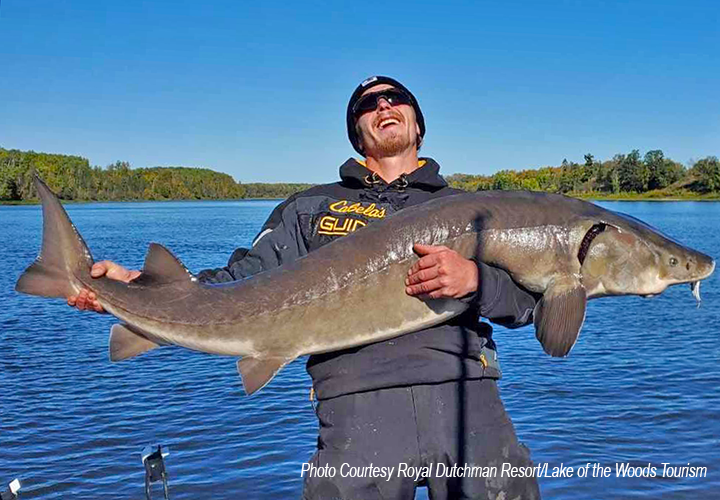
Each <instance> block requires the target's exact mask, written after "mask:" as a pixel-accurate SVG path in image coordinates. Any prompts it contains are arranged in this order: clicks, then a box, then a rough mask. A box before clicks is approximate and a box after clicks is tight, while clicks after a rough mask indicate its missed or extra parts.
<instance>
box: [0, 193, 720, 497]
mask: <svg viewBox="0 0 720 500" xmlns="http://www.w3.org/2000/svg"><path fill="white" fill-rule="evenodd" d="M276 203H277V202H271V201H252V202H197V203H122V204H120V203H116V204H110V203H108V204H80V205H70V206H68V207H67V210H68V212H69V214H70V216H71V217H72V219H73V221H74V222H75V224H76V226H77V227H78V229H79V230H80V232H81V233H82V234H83V236H84V237H85V240H86V241H87V242H88V244H89V246H90V248H91V250H92V252H93V254H94V256H95V258H96V259H112V260H115V261H118V262H120V263H123V264H125V265H127V266H129V267H132V268H139V267H141V266H142V262H143V258H144V254H145V251H146V248H147V245H148V243H150V242H152V241H156V242H161V243H163V244H165V245H166V246H167V247H169V248H170V249H172V250H173V251H174V252H175V253H176V254H177V255H178V256H179V257H180V258H181V259H182V260H183V261H184V262H185V263H186V264H187V266H188V267H189V268H190V269H191V270H194V271H198V270H200V269H204V268H208V267H218V266H221V265H224V264H225V262H226V259H227V257H228V256H229V255H230V253H231V252H232V251H233V250H234V249H235V248H236V247H238V246H247V245H248V244H249V243H250V241H251V240H252V238H253V236H254V235H255V234H256V232H257V231H258V229H259V227H260V226H261V224H262V222H263V221H264V220H265V218H266V217H267V216H268V214H269V213H270V211H271V210H272V208H273V207H274V206H275V204H276ZM602 205H603V206H605V207H608V208H611V209H614V210H619V211H622V212H626V213H629V214H632V215H634V216H636V217H639V218H640V219H643V220H644V221H646V222H649V223H650V224H652V225H654V226H655V227H658V228H660V229H661V230H663V231H664V232H666V233H667V234H669V235H671V236H673V237H675V238H676V239H678V240H680V241H682V242H684V243H686V244H688V245H690V246H693V247H695V248H697V249H699V250H701V251H704V252H705V253H708V254H710V255H713V256H714V257H716V258H717V257H719V256H720V204H719V203H693V202H665V203H651V202H648V203H622V202H614V203H602ZM0 228H2V230H1V232H0V306H1V307H0V354H1V355H0V487H2V488H3V489H4V488H5V485H7V483H8V482H9V481H10V480H12V479H14V478H16V477H19V478H20V480H21V482H22V483H23V489H22V490H21V492H20V493H21V498H43V499H50V498H62V499H65V500H67V499H69V498H82V499H100V498H114V499H131V498H132V499H138V498H144V492H143V481H144V470H143V467H142V464H141V461H140V452H141V451H142V449H143V447H144V446H146V445H148V444H154V443H161V444H163V445H169V446H170V453H171V454H170V456H169V457H168V459H167V466H168V469H169V474H170V498H172V499H183V498H213V499H214V500H221V499H231V498H232V499H236V498H249V499H278V500H280V499H283V500H285V499H288V498H299V497H300V492H301V490H302V480H301V479H300V477H299V476H300V468H301V464H302V463H303V462H304V461H306V460H307V459H309V458H310V456H311V455H312V453H313V450H314V447H315V438H316V422H315V418H314V413H313V409H312V407H311V405H310V402H309V401H308V391H309V388H310V380H309V377H308V376H307V375H306V374H305V370H304V361H305V360H304V359H303V360H299V361H297V362H295V363H293V364H292V365H291V366H289V367H288V368H286V369H285V370H283V371H282V372H281V374H280V375H279V376H278V377H277V378H276V379H275V380H273V382H272V383H271V384H270V385H269V386H267V387H266V388H265V389H263V390H262V391H261V392H260V393H258V394H257V395H256V396H254V397H251V398H247V397H244V396H243V392H242V388H241V384H240V378H239V376H238V375H237V372H236V369H235V359H233V358H230V357H219V356H210V355H204V354H199V353H193V352H190V351H187V350H184V349H179V348H166V349H158V350H155V351H152V352H150V353H147V354H145V355H143V356H139V357H137V358H135V359H132V360H128V361H126V362H123V363H118V364H111V363H110V362H109V361H108V358H107V339H108V333H109V330H110V327H111V325H112V324H113V323H115V322H116V320H114V318H112V317H110V316H108V315H104V316H101V315H97V314H93V313H79V312H77V311H75V310H72V309H71V308H69V307H67V306H66V305H64V303H63V301H61V300H47V299H40V298H36V297H29V296H22V295H19V294H17V293H15V292H14V291H13V286H14V283H15V281H16V279H17V277H18V276H19V275H20V273H21V272H22V270H23V269H24V268H25V267H26V266H27V265H28V264H29V263H30V262H31V261H32V260H33V259H34V258H35V256H36V255H37V253H38V249H39V245H40V235H41V218H40V208H39V207H37V206H18V207H8V206H0ZM718 275H720V273H716V274H715V275H714V276H712V277H711V278H710V279H709V280H707V281H705V282H704V283H703V286H702V290H701V292H702V295H703V299H704V301H703V303H702V306H701V307H700V308H699V309H698V308H696V305H695V300H694V299H693V298H692V296H691V294H690V290H689V289H688V287H687V286H682V287H674V288H671V289H669V290H667V291H666V292H665V293H664V294H662V295H661V296H659V297H656V298H653V299H642V298H637V297H623V298H610V299H601V300H595V301H592V302H591V303H590V304H589V308H588V313H587V319H586V322H585V327H584V329H583V332H582V334H581V336H580V340H579V342H578V344H577V345H576V346H575V349H574V350H573V352H572V354H571V356H570V357H569V358H567V359H552V358H550V357H548V356H547V355H545V354H544V353H543V352H542V349H541V347H540V345H539V344H538V342H537V341H536V340H535V337H534V333H533V331H532V329H531V328H523V329H520V330H515V331H508V330H502V329H498V330H497V333H496V336H495V338H496V340H497V343H498V345H499V352H500V359H501V362H502V366H503V371H504V379H503V380H502V381H501V384H500V386H501V390H502V396H503V399H504V401H505V404H506V407H507V409H508V411H509V413H510V415H511V416H512V417H513V420H514V422H515V426H516V430H517V432H518V434H519V436H520V439H521V440H522V441H523V442H525V443H526V444H527V445H528V446H529V447H530V449H531V450H532V456H533V460H534V461H535V463H536V464H537V463H548V464H549V466H550V468H552V467H555V466H560V465H561V464H564V465H565V466H572V467H578V466H584V465H585V464H586V463H590V464H600V465H601V466H603V467H611V468H612V474H611V477H605V478H593V477H585V478H579V477H572V478H551V477H548V478H542V479H541V480H540V485H541V489H542V492H543V497H544V498H546V499H547V498H551V499H598V498H602V499H630V498H653V499H654V498H663V499H680V498H683V499H684V498H693V499H694V498H720V342H718V339H719V337H720V286H719V285H720V284H719V282H718ZM624 463H630V464H632V465H633V466H641V467H644V466H647V465H648V464H651V465H652V466H655V467H657V468H658V474H657V477H654V478H644V477H640V478H628V477H615V464H624ZM663 463H669V464H671V465H673V466H681V465H682V466H685V465H687V464H690V466H693V467H707V475H706V477H701V478H697V477H694V478H693V477H684V478H668V477H662V468H663V465H662V464H663ZM591 475H592V469H591ZM161 497H162V494H161V490H159V489H154V495H153V498H161ZM418 498H426V494H425V493H424V492H423V491H420V492H419V493H418Z"/></svg>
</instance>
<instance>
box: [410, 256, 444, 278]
mask: <svg viewBox="0 0 720 500" xmlns="http://www.w3.org/2000/svg"><path fill="white" fill-rule="evenodd" d="M437 264H438V256H437V255H435V254H432V255H426V256H425V257H422V258H420V260H418V261H417V262H416V263H415V264H413V265H412V267H411V268H410V270H408V274H415V273H416V272H418V271H419V270H420V269H427V268H428V267H432V266H436V265H437Z"/></svg>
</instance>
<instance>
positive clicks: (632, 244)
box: [16, 177, 715, 394]
mask: <svg viewBox="0 0 720 500" xmlns="http://www.w3.org/2000/svg"><path fill="white" fill-rule="evenodd" d="M35 184H36V187H37V191H38V193H39V195H40V198H41V201H42V205H43V244H42V251H41V253H40V256H39V257H38V259H37V260H36V261H35V263H34V264H32V265H31V266H30V267H29V268H28V269H27V270H26V271H25V273H24V274H23V275H22V276H21V277H20V279H19V280H18V283H17V285H16V290H18V291H20V292H24V293H29V294H33V295H39V296H45V297H68V296H71V295H76V294H77V293H78V292H79V291H80V290H81V289H83V288H87V289H89V290H91V291H93V292H95V293H96V294H97V296H98V300H99V302H100V303H101V304H102V306H103V307H104V308H105V309H106V310H107V311H108V312H110V313H111V314H113V315H114V316H116V317H117V318H119V319H120V320H122V321H123V324H122V325H115V327H113V330H112V333H111V339H110V357H111V359H112V360H113V361H117V360H122V359H126V358H128V357H132V356H134V355H137V354H140V353H142V352H145V351H147V350H149V349H152V348H154V347H157V346H158V345H170V344H171V345H179V346H182V347H186V348H188V349H193V350H197V351H202V352H207V353H212V354H222V355H232V356H242V357H243V359H241V360H240V361H239V362H238V369H239V371H240V372H241V375H242V378H243V384H244V387H245V390H246V392H247V393H249V394H250V393H253V392H255V391H257V390H259V389H260V388H262V387H263V386H264V385H265V384H266V383H267V382H269V381H270V380H271V379H272V377H273V376H274V375H275V374H276V373H277V371H278V370H280V369H281V368H282V367H283V366H284V365H285V364H287V363H288V362H290V361H292V360H293V359H295V358H296V357H298V356H302V355H306V354H315V353H321V352H328V351H335V350H339V349H344V348H348V347H353V346H358V345H363V344H368V343H372V342H377V341H380V340H384V339H389V338H392V337H396V336H398V335H402V334H404V333H409V332H412V331H417V330H420V329H422V328H427V327H429V326H432V325H434V324H437V323H441V322H443V321H446V320H447V319H449V318H451V317H453V316H456V315H458V314H460V313H462V312H463V311H464V310H465V309H466V307H467V306H466V304H464V303H462V302H460V301H458V300H454V299H439V300H420V299H418V298H415V297H411V296H408V295H407V294H406V293H405V284H404V280H405V277H406V275H407V271H408V269H409V268H410V266H412V264H413V263H414V262H415V261H416V260H417V256H416V255H415V253H414V252H413V244H415V243H421V244H426V245H446V246H448V247H449V248H451V249H454V250H456V251H457V252H459V253H460V254H461V255H462V256H464V257H466V258H476V259H478V260H481V261H483V262H485V263H487V264H490V265H492V266H496V267H499V268H502V269H504V270H506V271H507V272H508V273H509V274H510V275H511V276H512V278H513V279H514V280H515V281H516V282H517V283H518V284H520V285H521V286H523V287H524V288H526V289H527V290H529V291H531V292H535V293H537V294H541V295H542V299H541V300H540V301H539V302H538V305H537V307H536V309H535V314H534V321H535V328H536V335H537V337H538V339H539V340H540V342H541V344H542V345H543V348H544V349H545V351H546V352H548V353H549V354H551V355H554V356H565V355H567V354H568V353H569V351H570V349H571V348H572V347H573V345H574V344H575V342H576V340H577V336H578V334H579V332H580V329H581V327H582V323H583V321H584V317H585V307H586V302H587V300H589V299H592V298H596V297H603V296H613V295H642V296H652V295H656V294H659V293H661V292H662V291H663V290H665V289H666V288H667V287H668V286H670V285H675V284H681V283H690V284H693V283H698V282H699V281H700V280H702V279H705V278H707V277H708V276H710V274H711V273H712V272H713V270H714V268H715V262H714V260H713V259H712V258H711V257H709V256H707V255H705V254H703V253H700V252H698V251H695V250H693V249H690V248H687V247H685V246H683V245H681V244H680V243H677V242H675V241H674V240H672V239H670V238H669V237H667V236H664V235H663V234H661V233H660V232H659V231H657V230H655V229H653V228H651V227H650V226H648V225H646V224H644V223H643V222H641V221H639V220H637V219H634V218H632V217H629V216H624V215H622V214H618V213H615V212H612V211H609V210H606V209H603V208H601V207H598V206H596V205H594V204H591V203H588V202H584V201H581V200H576V199H573V198H568V197H565V196H562V195H554V194H546V193H536V192H524V191H522V192H508V191H497V192H495V191H489V192H477V193H466V194H459V195H456V196H449V197H443V198H440V199H438V200H434V201H431V202H428V203H425V204H423V205H420V206H417V207H412V208H409V209H406V210H403V211H401V212H399V213H397V214H394V215H392V216H390V217H388V218H386V219H384V220H382V221H378V222H376V223H374V224H372V225H370V226H368V227H365V228H363V229H362V230H361V231H358V232H356V233H353V234H350V235H348V236H346V237H344V238H341V239H339V240H337V241H335V242H333V243H331V244H329V245H326V246H324V247H322V248H320V249H318V250H317V251H315V252H312V253H311V254H309V255H307V256H305V257H302V258H300V259H298V260H296V261H294V262H292V263H289V264H286V265H283V266H282V267H279V268H276V269H273V270H270V271H267V272H264V273H261V274H258V275H256V276H253V277H251V278H248V279H245V280H241V281H236V282H233V283H229V284H221V285H207V284H202V283H200V282H198V281H197V279H196V278H195V277H194V276H193V275H192V274H191V273H190V272H189V271H188V270H187V269H186V268H185V267H184V266H183V265H182V264H181V263H180V262H179V261H178V260H177V259H176V258H175V257H174V256H173V255H172V254H171V253H170V252H168V251H167V250H166V249H164V248H163V247H162V246H160V245H157V244H151V246H150V249H149V251H148V255H147V257H146V261H145V265H144V267H143V273H142V274H141V276H140V277H139V278H137V279H136V280H134V281H133V282H131V283H129V284H126V283H122V282H118V281H114V280H111V279H108V278H105V277H103V278H97V279H93V278H91V277H90V273H89V270H90V267H91V265H92V262H93V261H92V257H91V255H90V252H89V250H88V249H87V246H86V245H85V243H84V242H83V240H82V238H81V237H80V235H79V234H78V232H77V231H76V230H75V228H74V226H73V225H72V223H71V222H70V219H69V218H68V216H67V214H66V212H65V210H64V209H63V207H62V205H61V204H60V202H59V201H58V199H57V197H56V196H55V195H54V194H53V193H52V191H50V189H49V188H48V187H47V186H46V185H45V184H44V183H43V182H42V181H41V180H40V179H39V178H37V177H36V179H35ZM593 231H595V232H596V233H597V234H596V235H595V236H594V238H589V236H588V234H589V232H590V233H591V234H595V233H593ZM583 245H584V246H585V248H584V249H582V250H581V247H583ZM581 254H582V256H583V257H584V258H583V259H582V262H581V258H580V255H581Z"/></svg>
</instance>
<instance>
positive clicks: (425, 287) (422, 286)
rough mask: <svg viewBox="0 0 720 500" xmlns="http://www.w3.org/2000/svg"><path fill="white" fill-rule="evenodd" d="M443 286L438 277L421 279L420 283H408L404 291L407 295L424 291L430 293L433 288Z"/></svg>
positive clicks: (437, 288)
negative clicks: (427, 279) (428, 279)
mask: <svg viewBox="0 0 720 500" xmlns="http://www.w3.org/2000/svg"><path fill="white" fill-rule="evenodd" d="M443 286H444V285H443V283H442V281H441V280H440V278H435V279H433V280H430V281H423V282H422V283H419V284H417V285H410V286H408V287H406V288H405V293H407V294H408V295H421V294H425V293H427V294H430V293H431V292H434V291H435V290H439V289H441V288H443Z"/></svg>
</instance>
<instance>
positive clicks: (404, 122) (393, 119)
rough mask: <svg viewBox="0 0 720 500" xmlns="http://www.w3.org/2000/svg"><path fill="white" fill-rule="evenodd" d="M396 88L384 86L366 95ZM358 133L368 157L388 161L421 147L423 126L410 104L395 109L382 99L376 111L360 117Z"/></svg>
mask: <svg viewBox="0 0 720 500" xmlns="http://www.w3.org/2000/svg"><path fill="white" fill-rule="evenodd" d="M391 88H394V87H393V86H392V85H388V84H381V85H376V86H375V87H372V88H369V89H368V90H366V91H365V92H363V94H362V95H367V94H373V93H376V92H382V91H383V90H387V89H391ZM357 131H358V135H359V137H360V142H361V143H362V147H363V152H364V154H365V156H371V157H373V158H376V159H379V158H386V157H389V156H396V155H398V154H400V153H401V152H403V151H405V150H406V149H408V148H411V147H415V148H417V140H418V137H419V135H420V126H419V125H418V124H417V122H416V120H415V110H414V109H413V107H412V106H410V105H409V104H399V105H397V106H391V105H390V104H389V103H388V102H387V101H386V100H385V99H383V98H380V99H379V100H378V106H377V108H376V109H375V110H374V111H368V112H365V113H363V114H361V115H360V116H358V117H357Z"/></svg>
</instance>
